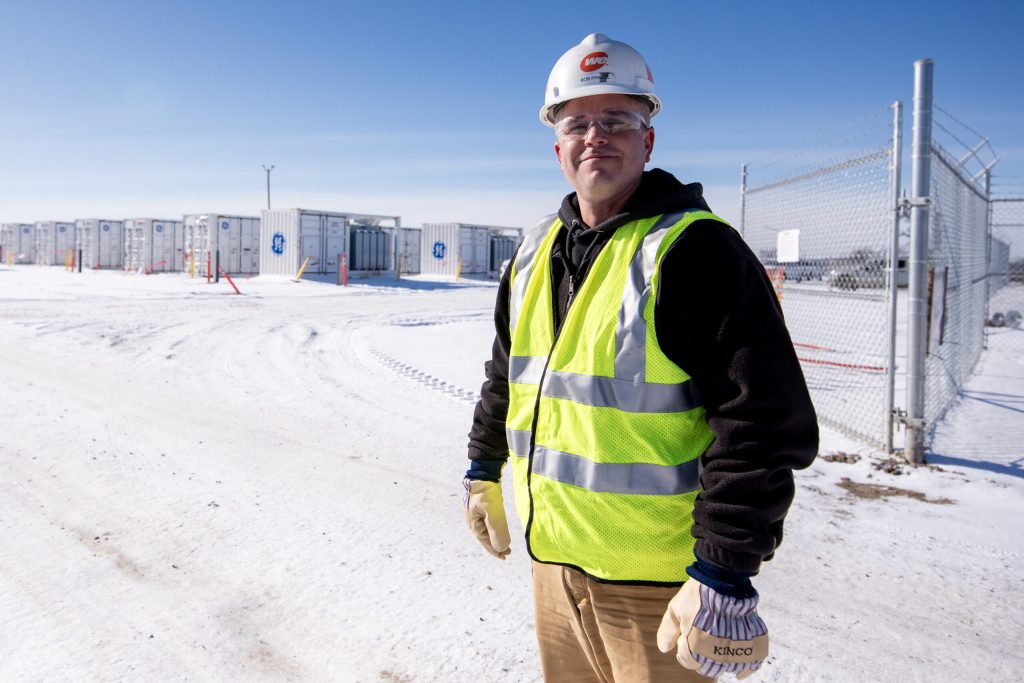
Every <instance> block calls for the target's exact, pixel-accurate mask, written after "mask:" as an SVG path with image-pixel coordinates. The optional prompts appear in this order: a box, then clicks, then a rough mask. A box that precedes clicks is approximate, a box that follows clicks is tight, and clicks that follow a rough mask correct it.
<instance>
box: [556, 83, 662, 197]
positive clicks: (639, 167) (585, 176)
mask: <svg viewBox="0 0 1024 683" xmlns="http://www.w3.org/2000/svg"><path fill="white" fill-rule="evenodd" d="M615 112H634V113H636V114H640V115H642V116H643V117H644V119H645V120H647V116H648V114H649V109H648V107H647V105H646V104H644V103H643V102H639V101H637V100H635V99H633V98H632V97H628V96H626V95H592V96H590V97H581V98H578V99H575V100H570V101H569V102H568V103H566V105H565V106H564V107H562V109H561V111H559V112H558V117H557V121H562V120H563V119H566V118H569V117H577V116H583V117H592V118H600V117H601V116H602V115H613V114H614V113H615ZM653 149H654V130H653V129H651V128H646V129H645V128H640V129H638V130H627V131H623V132H621V133H618V134H615V135H612V134H609V133H607V132H605V131H604V130H602V129H601V127H600V126H597V125H594V126H591V127H590V129H589V130H588V131H587V133H586V135H584V136H583V138H582V139H579V140H571V139H568V140H567V139H561V138H560V139H558V140H557V141H556V142H555V154H556V155H557V156H558V162H559V164H560V165H561V167H562V172H563V173H564V174H565V177H566V179H567V180H568V181H569V184H570V185H572V186H573V188H575V189H576V194H577V196H578V197H579V199H580V201H584V202H588V203H604V202H608V201H613V200H615V199H618V198H622V197H623V196H624V195H625V196H628V194H631V193H632V192H633V190H635V189H636V187H637V185H639V183H640V174H641V173H643V170H644V165H645V164H646V163H647V162H648V161H650V158H651V151H652V150H653Z"/></svg>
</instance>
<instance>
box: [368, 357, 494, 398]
mask: <svg viewBox="0 0 1024 683" xmlns="http://www.w3.org/2000/svg"><path fill="white" fill-rule="evenodd" d="M370 355H371V356H373V358H374V359H375V360H376V361H377V362H379V363H380V364H381V365H383V366H384V367H386V368H388V369H389V370H391V371H392V372H395V373H397V374H399V375H401V376H402V377H405V378H407V379H411V380H413V381H415V382H419V383H420V384H423V385H424V386H426V387H428V388H430V389H433V390H434V391H436V392H438V393H441V394H444V395H445V396H448V397H450V398H452V399H454V400H456V401H459V402H465V403H470V404H475V403H476V401H477V398H478V396H477V393H476V392H475V391H469V390H468V389H463V388H462V387H459V386H457V385H455V384H452V383H450V382H446V381H445V380H443V379H440V378H438V377H434V376H433V375H431V374H429V373H426V372H424V371H423V370H420V369H419V368H417V367H415V366H413V365H409V364H408V363H403V362H402V361H400V360H397V359H395V358H392V357H391V356H389V355H388V354H386V353H384V352H383V351H381V350H380V349H378V348H377V347H370Z"/></svg>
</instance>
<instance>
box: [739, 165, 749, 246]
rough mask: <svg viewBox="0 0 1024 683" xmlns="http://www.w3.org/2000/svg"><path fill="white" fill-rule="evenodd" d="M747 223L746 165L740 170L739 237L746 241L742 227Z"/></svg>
mask: <svg viewBox="0 0 1024 683" xmlns="http://www.w3.org/2000/svg"><path fill="white" fill-rule="evenodd" d="M746 222H747V165H746V163H744V164H743V166H742V167H741V168H740V237H742V238H743V239H746V238H747V236H746V233H744V232H743V230H744V225H745V223H746Z"/></svg>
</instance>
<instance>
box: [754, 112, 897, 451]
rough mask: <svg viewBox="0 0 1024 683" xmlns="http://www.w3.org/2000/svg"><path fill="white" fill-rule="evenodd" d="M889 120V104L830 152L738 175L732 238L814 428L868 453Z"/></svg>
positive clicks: (890, 297)
mask: <svg viewBox="0 0 1024 683" xmlns="http://www.w3.org/2000/svg"><path fill="white" fill-rule="evenodd" d="M901 116H902V110H901V107H900V105H899V104H898V103H897V104H895V105H893V107H891V108H887V109H883V110H881V111H879V112H876V113H875V114H872V115H870V116H868V117H866V118H865V119H863V120H861V121H859V122H857V123H856V124H852V125H851V126H848V127H847V128H846V129H844V130H843V131H841V133H840V135H841V137H842V138H843V139H842V140H841V141H837V140H829V141H827V142H825V143H822V144H820V145H819V148H818V149H817V150H806V151H801V152H799V153H790V154H789V155H788V156H783V155H777V156H774V157H771V158H768V159H765V160H762V161H760V162H754V163H750V164H746V165H745V166H744V182H743V187H742V210H741V211H742V213H741V216H742V218H741V233H742V234H743V237H744V239H745V240H746V242H747V244H749V245H750V247H751V249H753V251H754V253H755V254H757V256H758V258H759V259H760V260H761V262H762V263H763V264H764V266H765V268H766V269H768V271H769V275H770V276H772V278H773V281H774V282H775V283H776V291H777V292H778V295H779V298H780V300H781V302H782V308H783V312H784V314H785V316H786V323H787V326H788V327H789V330H790V334H791V336H792V338H793V343H794V346H795V347H796V350H797V355H798V357H799V358H800V362H801V365H802V367H803V372H804V376H805V377H806V379H807V386H808V388H809V389H810V392H811V397H812V399H813V401H814V405H815V409H816V410H817V412H818V418H819V420H820V421H821V422H823V423H825V424H827V425H829V426H831V427H833V428H834V429H837V430H838V431H841V432H843V433H845V434H847V435H849V436H852V437H854V438H856V439H858V440H861V441H864V442H867V443H870V444H872V445H875V446H876V447H878V448H887V447H888V446H889V445H890V444H889V443H887V442H888V441H890V440H891V436H887V435H891V407H892V400H893V399H892V391H893V354H894V325H893V322H892V318H893V317H894V316H895V288H894V286H893V285H894V284H897V283H898V281H899V272H900V271H899V270H898V269H897V268H896V267H895V266H896V265H897V263H896V262H897V261H898V253H896V251H895V246H894V245H895V228H896V225H897V218H896V216H897V213H896V205H897V197H898V192H899V182H898V179H899V146H900V137H899V131H900V118H901ZM894 272H895V273H897V275H896V276H895V277H894V275H893V273H894ZM894 279H895V280H896V281H897V282H896V283H894Z"/></svg>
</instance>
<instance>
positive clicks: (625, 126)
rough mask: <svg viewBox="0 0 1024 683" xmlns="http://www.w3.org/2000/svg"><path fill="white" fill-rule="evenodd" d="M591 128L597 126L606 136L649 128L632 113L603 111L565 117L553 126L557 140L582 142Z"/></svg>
mask: <svg viewBox="0 0 1024 683" xmlns="http://www.w3.org/2000/svg"><path fill="white" fill-rule="evenodd" d="M591 126H597V128H598V130H599V131H601V132H603V133H605V134H607V135H619V134H621V133H625V132H626V131H628V130H639V129H641V128H650V126H648V125H647V121H646V120H644V117H643V116H641V115H640V114H637V113H636V112H634V111H603V112H601V113H600V114H592V115H591V114H588V115H583V116H567V117H566V118H564V119H562V120H561V121H559V122H558V123H556V124H555V135H557V136H558V139H559V140H582V139H583V138H585V137H587V133H589V132H590V128H591Z"/></svg>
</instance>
